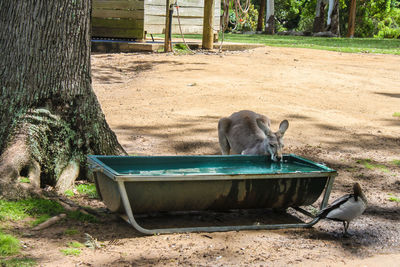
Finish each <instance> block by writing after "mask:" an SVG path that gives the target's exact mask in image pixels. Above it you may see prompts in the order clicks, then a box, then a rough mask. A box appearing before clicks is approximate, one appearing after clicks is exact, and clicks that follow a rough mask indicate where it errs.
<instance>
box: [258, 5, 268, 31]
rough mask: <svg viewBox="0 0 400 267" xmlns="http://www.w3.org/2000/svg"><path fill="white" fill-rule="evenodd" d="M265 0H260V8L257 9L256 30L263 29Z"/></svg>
mask: <svg viewBox="0 0 400 267" xmlns="http://www.w3.org/2000/svg"><path fill="white" fill-rule="evenodd" d="M265 8H266V0H261V2H260V9H259V10H258V21H257V31H259V32H260V31H262V30H263V29H264V16H265Z"/></svg>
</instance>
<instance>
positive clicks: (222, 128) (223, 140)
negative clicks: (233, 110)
mask: <svg viewBox="0 0 400 267" xmlns="http://www.w3.org/2000/svg"><path fill="white" fill-rule="evenodd" d="M230 126H231V120H230V119H229V118H222V119H220V120H219V122H218V140H219V146H220V147H221V152H222V155H229V153H230V151H231V146H230V145H229V142H228V139H227V137H226V136H227V134H228V131H229V128H230Z"/></svg>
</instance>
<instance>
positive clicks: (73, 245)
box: [68, 242, 84, 248]
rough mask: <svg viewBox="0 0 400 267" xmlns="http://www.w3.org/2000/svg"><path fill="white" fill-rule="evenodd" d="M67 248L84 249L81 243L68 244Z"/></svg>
mask: <svg viewBox="0 0 400 267" xmlns="http://www.w3.org/2000/svg"><path fill="white" fill-rule="evenodd" d="M68 247H70V248H82V247H84V245H83V244H82V243H79V242H69V243H68Z"/></svg>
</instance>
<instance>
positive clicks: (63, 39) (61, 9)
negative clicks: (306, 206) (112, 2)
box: [0, 0, 125, 198]
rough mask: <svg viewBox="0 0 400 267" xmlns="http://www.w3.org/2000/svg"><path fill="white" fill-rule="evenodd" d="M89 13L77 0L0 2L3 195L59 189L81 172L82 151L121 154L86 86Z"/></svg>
mask: <svg viewBox="0 0 400 267" xmlns="http://www.w3.org/2000/svg"><path fill="white" fill-rule="evenodd" d="M90 11H91V1H83V0H74V1H62V0H54V1H45V0H25V1H13V0H2V1H0V51H2V52H1V59H0V92H1V94H0V114H1V121H0V155H1V156H0V195H1V196H3V197H6V198H20V197H25V196H28V195H30V194H31V192H32V190H34V189H35V188H37V186H39V185H40V186H44V185H52V186H55V187H56V188H58V189H59V191H62V190H65V189H66V188H68V187H69V186H70V185H71V183H73V181H74V180H75V179H76V178H77V176H78V175H80V176H83V175H85V174H86V173H85V171H86V170H87V167H86V155H88V154H124V153H125V151H124V150H123V148H122V147H121V145H120V144H119V143H118V140H117V138H116V135H115V134H114V133H113V132H112V130H111V129H110V128H109V126H108V124H107V122H106V120H105V117H104V115H103V113H102V111H101V108H100V105H99V102H98V100H97V98H96V96H95V94H94V92H93V90H92V85H91V72H90ZM21 177H26V178H29V181H30V183H26V182H24V183H21V182H20V181H21V179H20V178H21Z"/></svg>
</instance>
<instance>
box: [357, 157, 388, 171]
mask: <svg viewBox="0 0 400 267" xmlns="http://www.w3.org/2000/svg"><path fill="white" fill-rule="evenodd" d="M356 162H357V163H358V164H361V165H363V166H364V167H365V168H367V169H369V170H375V169H378V170H381V171H383V172H389V169H388V168H387V167H386V166H385V165H382V164H375V163H373V162H372V160H371V159H359V160H357V161H356Z"/></svg>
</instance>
